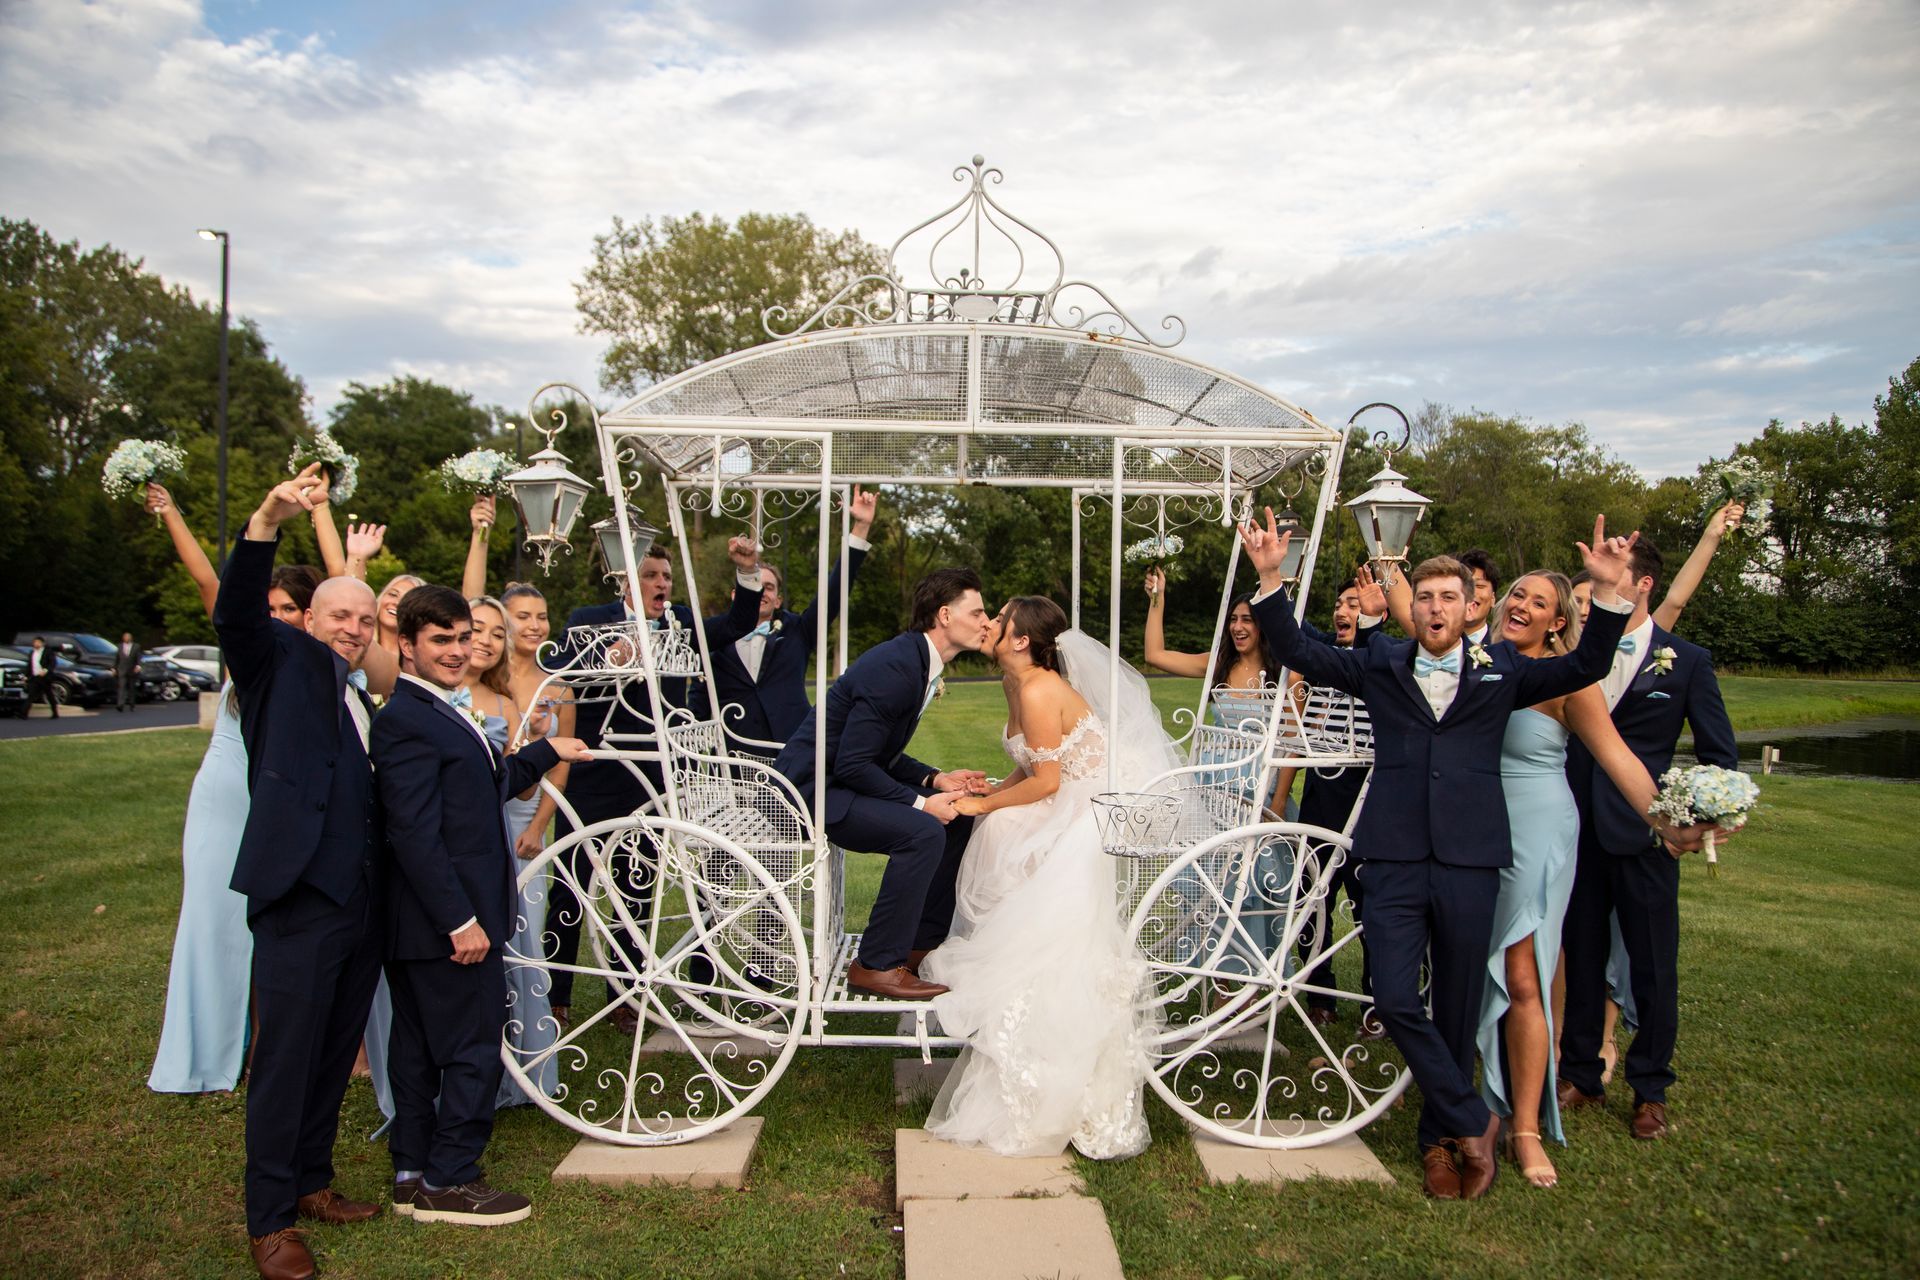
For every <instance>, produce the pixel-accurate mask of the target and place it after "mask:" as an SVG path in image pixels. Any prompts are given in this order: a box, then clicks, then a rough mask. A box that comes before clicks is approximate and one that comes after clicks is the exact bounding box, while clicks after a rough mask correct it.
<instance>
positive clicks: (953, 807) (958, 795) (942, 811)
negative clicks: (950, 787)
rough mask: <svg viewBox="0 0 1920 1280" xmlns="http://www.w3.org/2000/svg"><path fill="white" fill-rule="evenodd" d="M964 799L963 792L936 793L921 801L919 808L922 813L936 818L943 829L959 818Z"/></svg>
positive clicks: (964, 793) (965, 796) (965, 795)
mask: <svg viewBox="0 0 1920 1280" xmlns="http://www.w3.org/2000/svg"><path fill="white" fill-rule="evenodd" d="M966 798H967V793H966V792H964V791H936V792H934V793H933V794H932V795H930V796H928V797H927V798H926V799H925V800H923V801H921V803H920V808H921V811H922V812H924V813H928V814H931V815H933V816H934V817H935V818H938V819H939V820H940V825H941V826H943V827H944V826H946V825H947V824H948V823H949V822H952V821H953V820H954V819H955V818H957V817H959V816H960V804H961V802H962V801H963V800H965V799H966Z"/></svg>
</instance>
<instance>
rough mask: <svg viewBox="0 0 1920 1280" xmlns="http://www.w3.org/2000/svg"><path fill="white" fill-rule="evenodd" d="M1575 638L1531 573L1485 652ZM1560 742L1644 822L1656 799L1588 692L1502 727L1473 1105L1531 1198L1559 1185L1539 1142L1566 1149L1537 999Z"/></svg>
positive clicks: (1546, 576)
mask: <svg viewBox="0 0 1920 1280" xmlns="http://www.w3.org/2000/svg"><path fill="white" fill-rule="evenodd" d="M1579 638H1580V623H1579V620H1578V615H1577V614H1576V612H1575V605H1574V601H1573V584H1572V583H1570V582H1569V581H1568V580H1567V579H1566V577H1564V576H1563V575H1561V574H1558V573H1551V572H1541V571H1536V572H1533V573H1529V574H1526V575H1525V576H1523V577H1521V578H1520V579H1519V580H1517V581H1516V582H1515V583H1514V584H1513V587H1512V588H1511V589H1510V590H1509V591H1508V592H1507V595H1506V597H1505V598H1504V599H1503V600H1502V601H1501V603H1500V609H1499V612H1498V615H1497V616H1496V617H1495V619H1494V627H1493V632H1492V635H1491V636H1490V642H1491V643H1499V644H1507V645H1511V646H1512V647H1513V648H1514V649H1515V650H1516V651H1517V652H1518V653H1520V654H1521V655H1522V656H1524V657H1529V658H1547V657H1554V656H1557V655H1560V654H1564V653H1567V652H1569V651H1570V650H1571V649H1572V648H1573V647H1574V646H1575V645H1576V644H1578V643H1579ZM1570 732H1571V733H1577V734H1579V735H1580V740H1581V742H1582V743H1584V744H1585V745H1586V747H1587V749H1588V750H1589V751H1591V752H1592V753H1593V756H1594V759H1595V760H1596V761H1597V762H1598V763H1599V764H1600V766H1601V767H1602V768H1603V769H1605V770H1606V771H1607V776H1608V777H1609V778H1611V779H1612V780H1613V783H1614V785H1615V786H1617V787H1619V788H1620V790H1621V793H1622V794H1623V795H1625V796H1626V797H1627V800H1628V802H1629V803H1632V804H1634V805H1635V806H1636V807H1637V808H1639V809H1640V810H1642V811H1644V810H1645V809H1646V807H1647V805H1649V804H1651V803H1652V802H1653V797H1654V795H1655V787H1654V783H1653V779H1652V778H1651V777H1650V776H1648V774H1647V771H1646V767H1645V766H1644V765H1642V764H1641V763H1640V761H1639V760H1638V759H1637V758H1636V757H1635V756H1634V754H1633V753H1632V752H1631V751H1629V750H1627V746H1626V744H1625V743H1623V742H1622V741H1621V740H1620V735H1619V733H1618V732H1617V731H1616V730H1615V729H1614V727H1613V718H1612V717H1611V716H1610V715H1609V714H1608V712H1607V704H1606V699H1605V698H1603V697H1602V696H1601V694H1600V688H1599V686H1598V685H1589V686H1588V687H1587V688H1585V689H1582V690H1580V691H1579V692H1577V693H1573V694H1569V695H1568V696H1566V697H1564V698H1557V699H1554V700H1553V701H1551V702H1543V703H1541V704H1540V705H1539V706H1536V707H1525V708H1522V709H1520V710H1518V711H1516V712H1514V713H1513V715H1512V717H1511V718H1510V719H1509V720H1508V721H1507V733H1506V738H1505V740H1504V741H1503V742H1502V744H1501V749H1500V783H1501V787H1502V789H1503V790H1504V791H1505V793H1506V802H1507V825H1508V828H1509V831H1510V833H1511V838H1512V842H1513V865H1512V866H1510V867H1507V868H1504V869H1503V870H1502V871H1501V872H1500V893H1499V897H1498V898H1497V899H1496V900H1495V903H1494V914H1493V948H1492V952H1491V954H1490V955H1489V956H1488V959H1487V983H1486V991H1485V994H1484V995H1483V996H1482V1000H1481V1006H1480V1028H1479V1033H1478V1040H1479V1049H1480V1062H1481V1078H1480V1093H1481V1096H1482V1097H1483V1098H1485V1099H1486V1103H1487V1106H1488V1107H1489V1108H1491V1109H1492V1110H1493V1111H1494V1112H1495V1113H1496V1114H1498V1115H1501V1116H1505V1117H1509V1118H1510V1119H1511V1121H1512V1123H1511V1124H1510V1125H1509V1126H1508V1134H1509V1142H1510V1144H1511V1146H1510V1153H1511V1156H1512V1158H1513V1159H1515V1160H1516V1161H1517V1162H1518V1163H1519V1164H1520V1172H1521V1176H1522V1177H1524V1178H1526V1180H1527V1181H1528V1182H1529V1183H1531V1184H1532V1185H1533V1186H1536V1187H1541V1188H1546V1187H1552V1186H1555V1185H1557V1184H1558V1181H1559V1177H1558V1174H1557V1173H1556V1172H1555V1170H1554V1167H1553V1164H1552V1162H1551V1161H1549V1160H1548V1159H1547V1153H1546V1147H1545V1144H1544V1143H1543V1141H1542V1135H1543V1134H1544V1135H1545V1136H1547V1137H1551V1138H1552V1139H1554V1140H1555V1141H1556V1142H1563V1143H1564V1142H1565V1141H1566V1138H1565V1135H1564V1133H1563V1132H1562V1129H1561V1125H1560V1108H1559V1104H1558V1101H1557V1099H1556V1096H1555V1085H1556V1081H1555V1079H1554V1066H1553V1054H1552V1053H1551V1052H1549V1050H1550V1048H1551V1046H1552V1044H1553V1040H1554V1030H1553V1014H1552V1008H1551V1004H1550V1002H1549V1001H1547V1000H1546V999H1545V998H1544V995H1543V990H1544V986H1545V980H1546V979H1550V978H1551V977H1552V975H1553V971H1554V967H1555V965H1556V964H1557V963H1558V958H1559V952H1560V928H1561V924H1562V922H1563V920H1564V919H1565V917H1566V912H1567V901H1568V899H1569V898H1571V897H1572V896H1573V874H1574V862H1575V855H1576V851H1577V848H1578V845H1579V839H1580V819H1579V814H1578V811H1577V810H1576V809H1575V808H1574V803H1573V792H1572V791H1571V790H1570V789H1569V788H1568V786H1567V779H1566V761H1567V738H1568V735H1569V733H1570ZM1543 975H1544V977H1543Z"/></svg>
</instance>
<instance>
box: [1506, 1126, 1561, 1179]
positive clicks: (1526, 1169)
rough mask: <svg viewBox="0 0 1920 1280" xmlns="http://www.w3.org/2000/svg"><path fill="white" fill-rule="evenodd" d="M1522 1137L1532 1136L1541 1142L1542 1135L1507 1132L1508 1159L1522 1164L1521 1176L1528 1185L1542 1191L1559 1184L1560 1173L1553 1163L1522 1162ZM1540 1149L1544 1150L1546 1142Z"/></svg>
mask: <svg viewBox="0 0 1920 1280" xmlns="http://www.w3.org/2000/svg"><path fill="white" fill-rule="evenodd" d="M1522 1138H1532V1139H1533V1140H1534V1141H1535V1142H1540V1135H1539V1134H1537V1133H1519V1132H1516V1131H1513V1130H1508V1132H1507V1159H1509V1160H1511V1161H1513V1163H1515V1164H1517V1165H1520V1176H1521V1177H1523V1178H1525V1179H1526V1180H1527V1185H1528V1186H1533V1187H1538V1188H1540V1189H1541V1190H1542V1191H1546V1190H1549V1189H1551V1188H1553V1187H1557V1186H1559V1185H1560V1175H1559V1173H1558V1172H1556V1171H1555V1169H1554V1167H1553V1166H1552V1165H1551V1164H1520V1139H1522ZM1540 1149H1541V1151H1542V1152H1544V1151H1545V1150H1546V1144H1545V1143H1541V1148H1540Z"/></svg>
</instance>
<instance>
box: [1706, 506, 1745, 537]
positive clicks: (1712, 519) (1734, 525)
mask: <svg viewBox="0 0 1920 1280" xmlns="http://www.w3.org/2000/svg"><path fill="white" fill-rule="evenodd" d="M1746 515H1747V504H1746V503H1744V502H1729V503H1726V504H1724V505H1723V506H1722V507H1721V508H1720V509H1719V510H1718V511H1716V512H1714V513H1713V514H1712V515H1711V516H1709V517H1708V518H1707V536H1708V537H1710V538H1720V537H1724V536H1726V535H1727V534H1729V533H1732V532H1733V531H1734V530H1735V529H1738V528H1739V527H1740V522H1741V521H1742V520H1743V519H1745V518H1746Z"/></svg>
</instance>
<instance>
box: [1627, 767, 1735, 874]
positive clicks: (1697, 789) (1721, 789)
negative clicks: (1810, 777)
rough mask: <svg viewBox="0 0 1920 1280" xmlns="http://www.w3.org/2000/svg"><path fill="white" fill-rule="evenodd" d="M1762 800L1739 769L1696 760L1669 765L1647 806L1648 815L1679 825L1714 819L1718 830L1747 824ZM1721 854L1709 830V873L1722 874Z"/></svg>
mask: <svg viewBox="0 0 1920 1280" xmlns="http://www.w3.org/2000/svg"><path fill="white" fill-rule="evenodd" d="M1759 802H1760V788H1759V786H1758V785H1757V784H1756V783H1755V782H1754V780H1753V779H1752V778H1750V777H1748V776H1747V775H1746V774H1744V773H1742V772H1740V771H1739V770H1738V769H1722V768H1721V767H1720V766H1719V765H1717V764H1696V765H1694V766H1693V767H1692V768H1690V769H1669V770H1667V771H1666V772H1665V773H1663V774H1661V775H1660V794H1659V795H1658V796H1656V797H1654V801H1653V803H1652V804H1650V805H1648V806H1647V816H1648V817H1649V818H1665V819H1666V820H1667V821H1669V822H1671V823H1673V824H1675V825H1676V826H1682V827H1690V826H1693V825H1695V824H1696V823H1701V822H1711V823H1712V824H1713V825H1714V828H1715V829H1716V830H1720V831H1726V832H1734V831H1738V830H1739V829H1740V828H1742V827H1744V826H1746V825H1747V816H1748V815H1749V814H1751V813H1752V812H1753V807H1754V805H1756V804H1758V803H1759ZM1719 866H1720V857H1719V855H1718V854H1717V853H1716V852H1715V851H1714V847H1713V832H1712V831H1709V832H1707V874H1708V875H1719V874H1720V871H1719Z"/></svg>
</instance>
